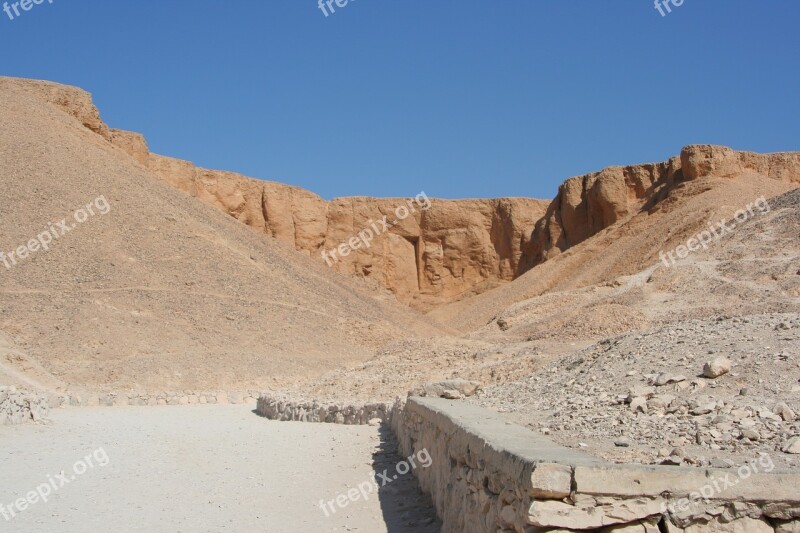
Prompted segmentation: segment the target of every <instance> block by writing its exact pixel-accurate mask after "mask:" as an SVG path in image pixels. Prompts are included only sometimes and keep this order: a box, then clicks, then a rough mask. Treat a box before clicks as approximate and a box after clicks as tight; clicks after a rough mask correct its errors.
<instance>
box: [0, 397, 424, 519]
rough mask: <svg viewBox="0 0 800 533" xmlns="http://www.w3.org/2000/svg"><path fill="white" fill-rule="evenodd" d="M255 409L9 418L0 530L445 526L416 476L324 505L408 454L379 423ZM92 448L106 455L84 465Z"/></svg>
mask: <svg viewBox="0 0 800 533" xmlns="http://www.w3.org/2000/svg"><path fill="white" fill-rule="evenodd" d="M251 409H252V406H241V405H232V406H176V407H163V408H153V407H151V408H146V407H128V408H81V409H68V410H60V411H56V412H55V413H53V423H52V424H50V425H48V426H16V427H3V426H0V480H2V482H1V483H0V504H2V505H4V506H5V507H0V531H12V530H13V531H31V532H34V531H68V532H83V531H86V532H89V531H92V532H93V531H159V532H161V531H164V532H195V531H197V532H201V531H202V532H216V531H237V532H241V531H243V532H249V531H254V532H255V531H259V532H292V533H294V532H297V531H362V532H369V533H372V532H391V533H394V532H401V531H409V532H410V531H431V532H433V531H436V530H437V524H436V523H435V522H434V521H433V516H432V514H431V510H430V508H429V507H427V506H426V501H425V499H424V498H422V497H421V496H420V494H419V492H418V491H417V489H416V487H415V485H414V484H413V483H412V482H411V481H410V480H409V479H398V480H397V481H393V482H392V483H390V484H389V485H387V486H386V487H384V488H382V489H381V491H380V497H376V495H375V494H371V495H369V497H368V499H367V500H366V501H364V500H363V499H361V498H360V499H358V501H354V502H351V503H349V504H348V505H347V507H346V508H343V509H342V508H339V507H336V512H335V513H331V512H330V511H329V512H328V514H329V516H327V517H326V515H325V513H323V511H322V510H321V509H320V506H319V505H320V500H326V501H330V500H333V499H335V498H336V497H337V496H338V495H340V494H346V493H347V491H348V489H350V488H353V487H357V486H358V485H359V484H360V483H364V482H365V481H367V480H369V478H370V475H371V476H372V477H375V471H376V469H378V470H380V471H382V470H383V469H384V468H387V464H389V463H394V462H395V461H399V460H400V459H399V458H397V457H394V456H392V455H391V451H392V450H391V444H387V443H385V442H382V437H381V435H380V432H379V429H378V428H375V427H369V426H358V427H353V426H338V425H329V424H302V423H279V422H271V421H268V420H265V419H263V418H260V417H257V416H256V415H255V414H253V413H252V411H251ZM387 454H388V455H387ZM86 456H91V459H90V460H91V464H92V465H94V466H88V467H87V468H86V469H85V470H86V471H85V472H83V473H80V471H81V470H83V469H84V466H87V465H88V463H89V462H90V461H89V460H84V458H85V457H86ZM78 461H82V463H83V465H84V466H80V467H79V468H77V469H75V468H74V465H75V464H76V462H78ZM375 462H377V463H378V464H379V465H380V466H376V465H375V464H374V463H375ZM103 464H105V466H103ZM62 471H63V472H64V477H63V478H60V477H59V476H60V474H61V473H62ZM76 471H78V473H77V474H76ZM50 478H52V479H53V482H54V483H55V485H56V486H58V487H59V488H58V489H57V490H53V491H52V494H51V495H50V496H49V497H48V501H47V502H44V501H41V499H40V500H39V501H37V502H35V503H34V504H32V505H30V507H28V508H27V509H25V510H23V511H19V510H18V509H17V508H15V509H14V510H15V511H16V515H15V516H14V517H12V518H11V519H10V520H6V519H5V518H4V517H3V515H2V512H4V511H5V512H6V513H7V514H8V508H9V506H10V504H12V503H13V502H14V501H16V500H17V499H18V498H20V497H25V496H26V494H27V493H28V492H29V491H35V490H36V489H37V487H39V486H40V485H43V484H47V483H48V482H49V480H50ZM73 478H74V479H73ZM406 478H407V476H406ZM64 479H66V480H68V481H67V483H66V484H64V485H63V486H61V484H62V483H63V480H64ZM42 492H45V490H44V489H43V490H42ZM9 525H10V526H11V527H10V528H9Z"/></svg>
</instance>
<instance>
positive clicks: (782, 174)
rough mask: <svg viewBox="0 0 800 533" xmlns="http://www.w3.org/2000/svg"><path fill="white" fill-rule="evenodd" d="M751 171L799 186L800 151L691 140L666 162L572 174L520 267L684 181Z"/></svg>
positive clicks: (656, 199)
mask: <svg viewBox="0 0 800 533" xmlns="http://www.w3.org/2000/svg"><path fill="white" fill-rule="evenodd" d="M746 173H754V174H759V175H761V176H764V177H766V178H769V179H775V180H778V181H784V182H789V183H796V184H798V185H800V153H797V152H787V153H775V154H756V153H752V152H738V151H736V150H732V149H730V148H727V147H724V146H712V145H692V146H687V147H685V148H684V149H683V150H682V151H681V155H680V157H674V158H672V159H670V160H669V161H666V162H663V163H648V164H642V165H631V166H625V167H619V166H616V167H609V168H606V169H604V170H602V171H600V172H595V173H591V174H586V175H584V176H578V177H574V178H570V179H568V180H567V181H565V182H564V183H563V184H562V185H561V187H560V188H559V191H558V195H557V196H556V198H555V199H554V200H553V202H552V203H551V204H550V205H549V207H548V208H547V213H546V214H545V216H544V217H543V218H542V219H541V220H539V221H538V222H537V223H536V225H535V228H534V230H533V235H532V237H531V239H529V240H528V241H527V242H528V246H527V247H526V248H525V249H524V254H523V259H522V261H521V268H522V269H523V271H524V270H528V269H530V268H532V267H533V266H535V265H537V264H539V263H541V262H543V261H546V260H547V259H549V258H551V257H553V256H555V255H558V254H560V253H561V252H563V251H565V250H567V249H568V248H570V247H572V246H574V245H576V244H579V243H581V242H583V241H585V240H586V239H588V238H589V237H592V236H593V235H596V234H597V233H599V232H600V231H602V230H604V229H606V228H608V227H609V226H612V225H614V224H616V223H617V222H620V221H622V220H625V219H627V218H629V217H630V216H632V215H634V214H636V213H639V212H642V211H647V210H649V209H652V208H653V207H654V206H655V205H657V204H658V203H659V202H661V201H662V200H664V199H665V198H666V197H667V196H668V194H669V192H670V191H671V190H672V189H673V187H675V186H676V185H678V184H680V183H682V182H685V181H692V180H697V179H700V178H704V177H709V176H714V177H717V178H735V177H737V176H741V175H743V174H746Z"/></svg>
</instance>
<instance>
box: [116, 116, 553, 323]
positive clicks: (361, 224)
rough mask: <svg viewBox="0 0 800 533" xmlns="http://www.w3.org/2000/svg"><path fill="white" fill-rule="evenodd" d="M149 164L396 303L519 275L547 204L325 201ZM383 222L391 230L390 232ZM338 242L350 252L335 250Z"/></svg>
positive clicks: (440, 297) (138, 151)
mask: <svg viewBox="0 0 800 533" xmlns="http://www.w3.org/2000/svg"><path fill="white" fill-rule="evenodd" d="M113 132H114V134H113V135H112V138H111V140H112V142H113V143H114V144H116V145H117V146H118V147H119V148H121V149H123V150H126V151H127V152H128V153H130V155H131V156H133V157H135V158H136V159H137V160H141V159H142V157H143V145H142V143H141V142H139V140H140V139H139V137H137V136H136V135H135V134H130V135H125V134H124V132H119V131H118V130H113ZM141 140H142V141H143V139H141ZM144 150H146V145H144ZM146 166H147V167H148V169H149V170H151V171H153V172H155V173H156V174H158V175H159V176H161V177H162V178H164V179H165V180H166V181H167V182H169V183H170V184H172V185H173V186H175V187H177V188H178V189H180V190H182V191H184V192H186V193H188V194H191V195H192V196H195V197H197V198H198V199H200V200H202V201H203V202H205V203H207V204H209V205H212V206H214V207H216V208H217V209H219V210H221V211H223V212H225V213H227V214H229V215H230V216H232V217H234V218H236V219H237V220H239V221H240V222H242V223H244V224H247V225H248V226H250V227H252V228H254V229H256V230H258V231H263V232H265V233H267V234H269V235H270V236H272V237H274V238H276V239H278V240H280V241H282V242H285V243H286V244H288V245H290V246H293V247H294V248H295V249H297V250H299V251H302V252H305V253H307V254H309V256H310V257H312V258H314V259H318V260H320V261H323V262H326V263H327V264H328V265H329V266H331V267H332V268H335V269H336V270H338V271H340V272H342V273H345V274H350V275H355V276H358V277H364V278H369V279H371V280H374V281H377V282H378V283H380V284H381V285H383V286H384V287H386V288H388V289H389V290H390V291H392V292H393V293H394V294H395V295H396V297H397V299H398V300H399V301H401V302H403V303H407V304H413V305H415V306H417V307H421V308H427V307H431V306H434V305H436V304H439V303H442V302H445V301H448V300H450V299H452V298H454V297H457V296H459V295H461V294H463V293H464V292H467V291H470V290H480V289H481V288H491V287H492V286H494V285H495V284H496V283H498V282H501V281H511V280H513V279H514V278H515V277H516V276H517V275H519V274H520V273H522V272H523V271H524V270H523V266H522V255H523V250H524V249H525V248H526V247H527V246H528V241H529V239H530V231H531V228H533V226H534V224H535V223H536V221H537V220H538V219H540V218H541V217H542V215H543V214H544V212H545V208H546V205H547V202H545V201H543V200H534V199H530V198H499V199H489V200H438V199H428V198H427V195H425V196H417V197H415V198H411V199H408V198H369V197H349V198H336V199H334V200H332V201H330V202H327V201H325V200H323V199H322V198H320V197H319V196H317V195H316V194H314V193H312V192H310V191H307V190H305V189H302V188H299V187H293V186H291V185H285V184H283V183H276V182H269V181H261V180H255V179H251V178H247V177H245V176H241V175H239V174H235V173H232V172H224V171H217V170H206V169H202V168H198V167H195V166H194V165H193V164H192V163H190V162H188V161H181V160H178V159H172V158H169V157H164V156H160V155H157V154H152V153H147V157H146ZM406 210H407V215H406ZM398 215H399V216H398ZM384 217H386V218H385V222H387V223H388V224H389V225H390V226H391V227H389V228H385V227H384V225H383V224H382V222H381V221H383V220H384ZM367 230H368V231H369V233H368V234H366V233H365V234H363V235H364V238H362V239H359V238H358V236H359V234H361V233H362V232H364V231H367ZM354 239H355V240H354ZM342 244H345V247H344V250H345V252H346V254H342V253H341V252H338V251H336V252H334V250H336V249H337V248H339V247H340V246H341V245H342Z"/></svg>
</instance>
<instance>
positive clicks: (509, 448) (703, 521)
mask: <svg viewBox="0 0 800 533" xmlns="http://www.w3.org/2000/svg"><path fill="white" fill-rule="evenodd" d="M392 426H393V429H394V431H395V433H396V434H397V436H398V440H399V443H400V451H401V454H403V455H410V454H411V453H415V452H416V451H418V450H421V449H423V448H427V450H428V452H429V453H430V454H431V457H432V459H433V463H432V465H431V466H430V467H429V468H426V469H418V470H416V471H415V474H416V475H417V476H418V478H419V483H420V486H421V487H422V489H423V490H424V491H425V492H428V493H430V494H431V497H432V499H433V501H434V504H435V506H436V509H437V511H438V513H439V516H440V517H441V518H442V521H443V524H444V525H443V531H445V532H459V533H461V532H476V533H477V532H488V531H491V532H495V531H504V532H526V533H535V532H540V531H542V532H543V531H553V532H555V531H559V532H567V531H600V532H642V533H646V532H652V533H660V532H670V533H672V532H687V533H701V532H716V531H722V532H726V531H727V532H743V533H745V532H754V533H759V532H762V531H763V532H765V533H772V532H780V533H785V532H792V531H800V474H796V473H789V472H778V471H771V472H770V473H764V472H763V470H764V467H763V465H762V468H761V469H760V470H759V466H758V462H757V463H754V465H753V466H752V469H751V470H750V473H751V475H749V476H747V477H746V478H743V477H739V476H738V474H737V471H736V470H735V469H726V470H723V469H700V468H684V467H669V466H656V467H653V466H643V465H622V464H610V463H605V462H602V461H600V460H597V459H594V458H593V457H591V456H589V455H586V454H583V453H581V452H578V451H575V450H571V449H568V448H564V447H561V446H558V445H556V444H554V443H553V442H551V441H549V440H548V439H546V438H544V437H542V436H540V435H538V434H535V433H533V432H531V431H529V430H527V429H525V428H522V427H520V426H516V425H513V424H510V423H508V422H506V421H505V420H503V419H501V418H500V416H499V415H497V414H496V413H494V412H492V411H489V410H486V409H482V408H480V407H476V406H472V405H469V404H465V403H462V402H452V401H448V400H443V399H438V398H410V399H409V400H408V402H407V403H406V405H405V408H404V409H403V411H402V413H399V414H398V415H397V416H394V417H393V419H392ZM723 479H727V480H728V481H730V482H731V483H729V484H725V483H723V482H722V481H721V480H723ZM701 495H702V497H704V498H705V499H701V498H700V497H701ZM684 498H691V500H690V501H691V504H689V505H687V503H689V500H684Z"/></svg>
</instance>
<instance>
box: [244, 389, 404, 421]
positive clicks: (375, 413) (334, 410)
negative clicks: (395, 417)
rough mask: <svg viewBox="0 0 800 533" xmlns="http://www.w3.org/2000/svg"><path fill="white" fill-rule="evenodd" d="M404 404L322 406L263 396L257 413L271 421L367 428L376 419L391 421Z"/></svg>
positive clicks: (377, 403)
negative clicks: (365, 426) (361, 426)
mask: <svg viewBox="0 0 800 533" xmlns="http://www.w3.org/2000/svg"><path fill="white" fill-rule="evenodd" d="M399 405H400V404H399V403H398V402H396V403H395V404H394V405H393V404H391V403H382V402H374V403H368V404H322V403H319V402H317V401H309V402H304V401H291V400H288V399H283V398H279V397H274V396H270V395H264V396H261V397H260V398H259V399H258V403H257V404H256V412H257V413H258V414H259V415H261V416H263V417H266V418H269V419H270V420H280V421H288V422H317V423H327V424H346V425H365V424H369V423H370V422H372V423H375V421H376V420H380V421H381V422H388V421H390V420H391V417H392V414H393V413H394V412H395V411H396V410H399V407H396V406H399Z"/></svg>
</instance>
